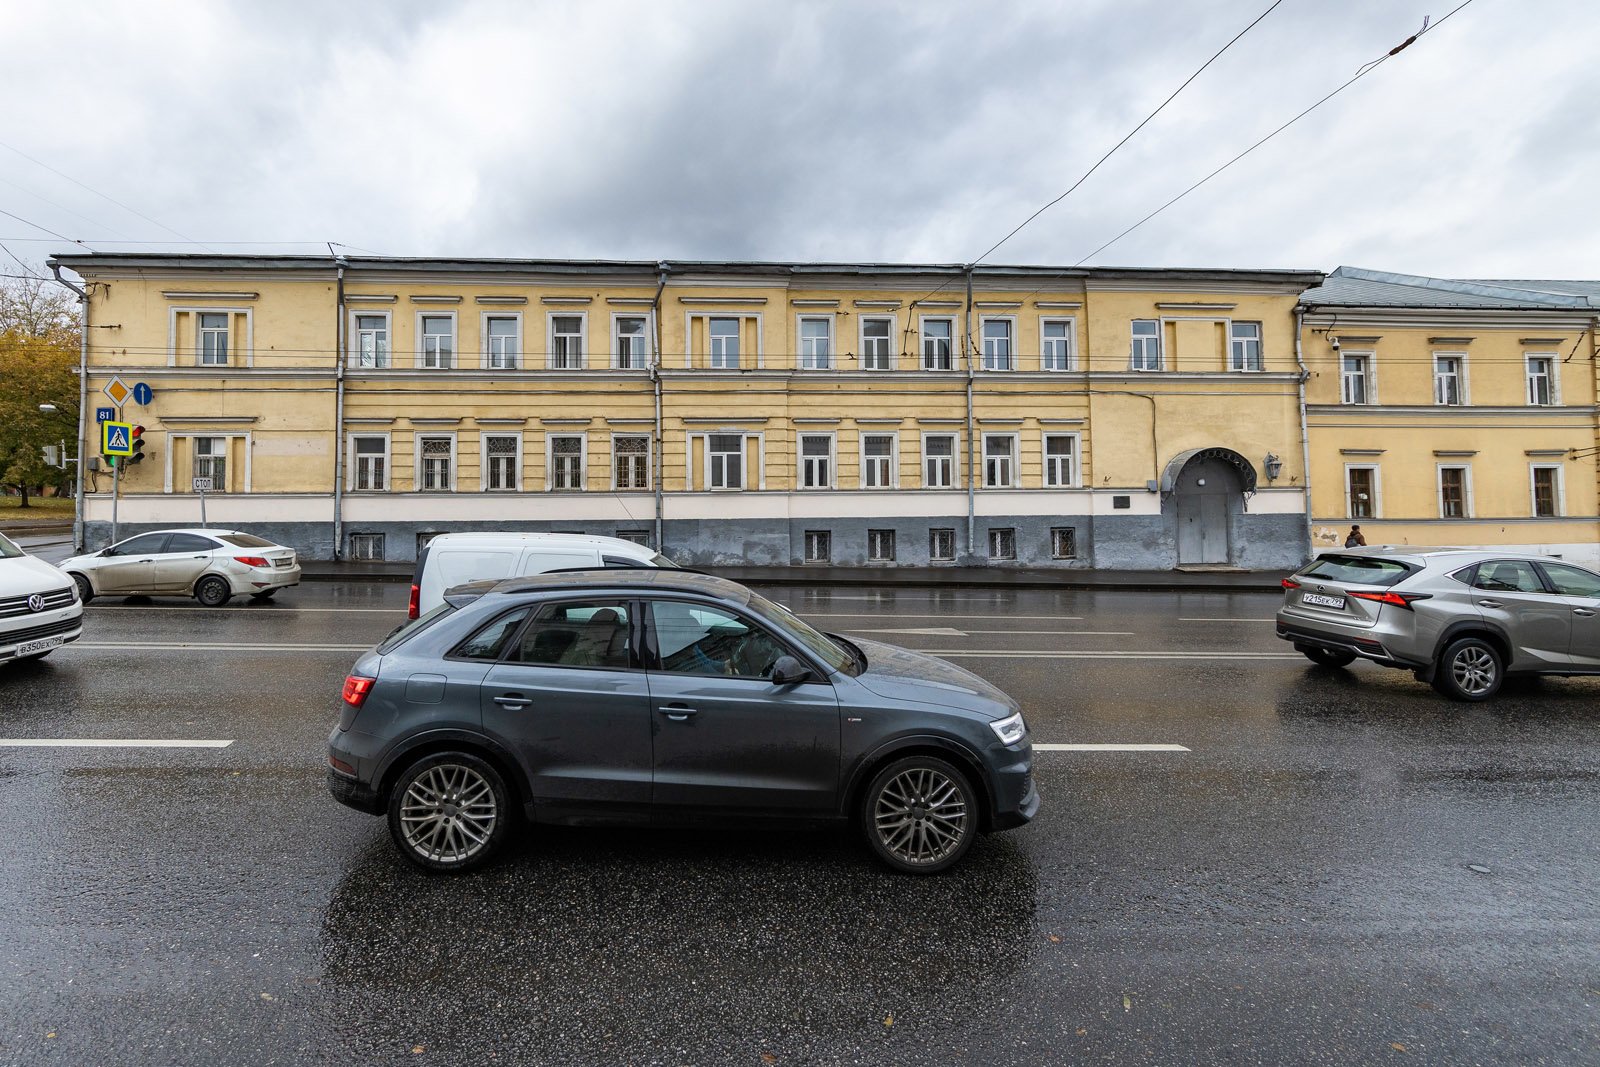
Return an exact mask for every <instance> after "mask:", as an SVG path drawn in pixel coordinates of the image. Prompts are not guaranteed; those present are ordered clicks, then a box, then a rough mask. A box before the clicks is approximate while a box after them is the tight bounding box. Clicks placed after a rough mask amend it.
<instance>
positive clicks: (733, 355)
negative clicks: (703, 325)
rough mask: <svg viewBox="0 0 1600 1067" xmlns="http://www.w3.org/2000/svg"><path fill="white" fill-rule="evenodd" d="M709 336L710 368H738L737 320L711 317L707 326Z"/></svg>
mask: <svg viewBox="0 0 1600 1067" xmlns="http://www.w3.org/2000/svg"><path fill="white" fill-rule="evenodd" d="M707 329H708V331H709V336H710V338H711V369H712V370H738V369H739V320H738V319H712V320H711V321H710V323H709V324H708V326H707Z"/></svg>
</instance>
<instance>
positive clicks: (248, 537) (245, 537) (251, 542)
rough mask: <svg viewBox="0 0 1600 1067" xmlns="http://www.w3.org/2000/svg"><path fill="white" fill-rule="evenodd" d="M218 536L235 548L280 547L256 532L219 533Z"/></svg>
mask: <svg viewBox="0 0 1600 1067" xmlns="http://www.w3.org/2000/svg"><path fill="white" fill-rule="evenodd" d="M217 537H218V538H220V539H221V540H222V541H223V542H224V543H226V544H230V545H232V546H233V547H234V548H277V547H278V546H277V545H275V544H274V543H272V542H271V541H266V540H263V539H262V538H259V537H257V536H256V535H255V534H244V533H240V534H218V535H217Z"/></svg>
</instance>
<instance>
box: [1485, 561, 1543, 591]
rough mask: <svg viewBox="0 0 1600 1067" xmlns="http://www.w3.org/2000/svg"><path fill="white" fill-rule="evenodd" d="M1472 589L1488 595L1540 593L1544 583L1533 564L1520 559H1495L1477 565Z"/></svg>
mask: <svg viewBox="0 0 1600 1067" xmlns="http://www.w3.org/2000/svg"><path fill="white" fill-rule="evenodd" d="M1472 587H1473V588H1474V589H1482V590H1484V591H1485V592H1490V593H1542V592H1544V583H1543V582H1542V581H1540V580H1539V574H1538V572H1537V571H1535V570H1534V569H1533V564H1531V563H1529V562H1528V561H1526V560H1520V559H1497V560H1492V561H1490V562H1487V563H1480V564H1478V574H1477V577H1475V578H1473V580H1472Z"/></svg>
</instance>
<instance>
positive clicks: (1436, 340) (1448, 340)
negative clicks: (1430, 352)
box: [1428, 337, 1472, 345]
mask: <svg viewBox="0 0 1600 1067" xmlns="http://www.w3.org/2000/svg"><path fill="white" fill-rule="evenodd" d="M1428 343H1429V344H1430V345H1470V344H1471V343H1472V338H1470V337H1430V338H1428Z"/></svg>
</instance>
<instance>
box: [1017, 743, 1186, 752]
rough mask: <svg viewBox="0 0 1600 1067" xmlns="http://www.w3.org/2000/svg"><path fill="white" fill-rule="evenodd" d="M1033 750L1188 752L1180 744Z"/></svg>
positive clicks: (1040, 749)
mask: <svg viewBox="0 0 1600 1067" xmlns="http://www.w3.org/2000/svg"><path fill="white" fill-rule="evenodd" d="M1033 750H1034V751H1035V752H1188V751H1189V749H1187V748H1185V747H1184V746H1182V745H1040V744H1035V745H1034V746H1033Z"/></svg>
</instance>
